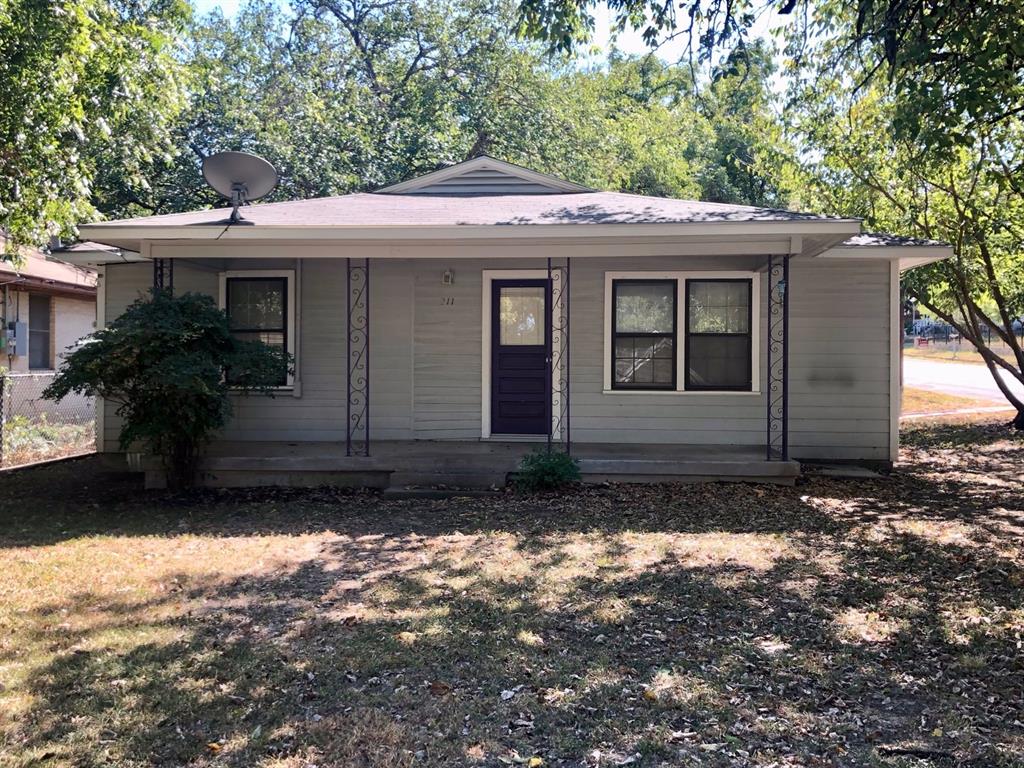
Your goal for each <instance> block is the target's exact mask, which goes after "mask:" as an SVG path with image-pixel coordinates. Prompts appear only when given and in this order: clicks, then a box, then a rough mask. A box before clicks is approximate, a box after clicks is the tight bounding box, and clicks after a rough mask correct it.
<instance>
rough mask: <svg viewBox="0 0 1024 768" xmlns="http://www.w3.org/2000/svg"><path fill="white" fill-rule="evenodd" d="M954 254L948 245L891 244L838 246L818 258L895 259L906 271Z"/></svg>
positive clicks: (902, 270) (901, 268)
mask: <svg viewBox="0 0 1024 768" xmlns="http://www.w3.org/2000/svg"><path fill="white" fill-rule="evenodd" d="M952 256H953V248H952V247H951V246H948V245H890V246H878V247H870V246H867V247H865V246H862V247H859V248H858V247H852V248H843V247H841V246H840V247H837V248H832V249H830V250H828V251H825V252H824V253H822V254H821V256H819V257H818V258H822V259H859V260H868V261H893V262H897V263H898V264H899V265H900V271H901V272H905V271H906V270H908V269H913V268H914V267H920V266H922V265H924V264H934V263H935V262H936V261H942V260H943V259H948V258H950V257H952Z"/></svg>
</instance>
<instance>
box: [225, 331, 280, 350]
mask: <svg viewBox="0 0 1024 768" xmlns="http://www.w3.org/2000/svg"><path fill="white" fill-rule="evenodd" d="M231 335H232V336H234V337H235V338H236V339H241V340H242V341H262V342H263V343H264V344H266V345H268V346H271V347H280V348H281V349H284V333H283V332H281V331H234V332H233V333H232V334H231Z"/></svg>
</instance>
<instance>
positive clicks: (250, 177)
mask: <svg viewBox="0 0 1024 768" xmlns="http://www.w3.org/2000/svg"><path fill="white" fill-rule="evenodd" d="M203 178H204V179H206V183H207V184H209V185H210V187H212V188H213V189H214V190H215V191H216V192H219V193H220V194H221V195H223V196H224V197H226V198H227V199H228V200H230V201H231V215H230V216H228V218H227V219H225V220H223V221H214V222H210V223H211V224H224V225H227V226H231V225H233V224H247V225H250V226H251V225H252V224H253V222H251V221H247V220H246V219H243V218H242V215H241V213H240V212H239V210H238V209H239V208H241V207H242V206H243V205H248V204H249V203H251V202H254V201H256V200H259V199H260V198H262V197H266V196H267V195H269V194H270V193H271V192H273V191H274V187H276V186H277V181H278V176H277V171H276V170H274V166H272V165H271V164H270V163H268V162H267V161H266V160H264V159H263V158H262V157H259V156H257V155H251V154H249V153H248V152H218V153H217V154H216V155H210V156H209V157H207V158H205V159H204V160H203Z"/></svg>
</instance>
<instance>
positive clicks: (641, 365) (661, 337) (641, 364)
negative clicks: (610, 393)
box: [611, 280, 678, 390]
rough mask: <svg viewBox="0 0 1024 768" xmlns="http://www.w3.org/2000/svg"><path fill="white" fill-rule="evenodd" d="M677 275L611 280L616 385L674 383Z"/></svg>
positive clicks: (671, 385) (670, 385)
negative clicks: (660, 277)
mask: <svg viewBox="0 0 1024 768" xmlns="http://www.w3.org/2000/svg"><path fill="white" fill-rule="evenodd" d="M677 292H678V289H677V282H676V281H675V280H613V281H612V307H611V312H612V360H611V366H612V389H635V390H666V389H667V390H673V389H675V388H676V347H677V344H676V295H677Z"/></svg>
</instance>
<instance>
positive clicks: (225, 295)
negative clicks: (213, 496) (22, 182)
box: [79, 157, 950, 486]
mask: <svg viewBox="0 0 1024 768" xmlns="http://www.w3.org/2000/svg"><path fill="white" fill-rule="evenodd" d="M242 215H243V217H244V220H245V221H244V222H239V223H237V224H231V223H229V222H228V221H227V219H226V212H225V210H223V209H219V210H202V211H193V212H188V213H179V214H172V215H161V216H151V217H146V218H137V219H127V220H121V221H107V222H100V223H96V224H90V225H87V226H84V227H82V233H83V235H84V236H85V237H87V238H88V239H90V240H92V241H95V242H98V243H101V244H103V248H97V249H96V250H95V251H94V252H92V253H82V254H80V257H79V258H80V260H82V261H88V262H89V263H92V264H96V265H97V266H98V267H99V268H100V270H101V284H100V322H102V321H103V318H112V317H114V316H116V315H117V314H118V313H120V312H122V311H123V310H124V309H125V307H126V306H127V305H128V304H129V303H131V302H132V301H134V300H135V299H137V298H139V297H140V296H143V295H145V294H146V292H147V291H148V290H149V289H150V288H151V287H152V286H153V285H154V284H159V285H162V286H164V287H171V286H172V284H173V290H174V291H177V292H184V291H201V292H204V293H207V294H210V295H212V296H215V297H217V299H218V301H219V302H220V304H221V306H222V307H223V308H224V309H225V310H226V311H227V313H228V315H229V317H230V321H231V324H232V326H233V327H234V328H235V330H236V332H237V333H239V334H240V335H243V336H245V337H246V338H259V339H262V340H264V341H265V342H267V343H270V344H276V345H280V346H283V347H285V348H286V349H287V350H288V352H290V353H292V354H293V355H294V356H295V361H296V362H295V372H294V375H288V376H284V375H282V380H281V384H280V391H279V392H278V393H277V395H276V396H275V397H272V398H271V397H266V396H245V397H242V396H240V397H239V398H238V400H237V402H236V403H235V409H234V417H233V419H232V421H231V423H230V425H229V426H228V427H227V428H226V429H225V430H224V431H223V433H222V434H221V435H220V436H219V437H218V439H217V441H216V442H215V443H214V444H213V445H211V446H210V450H209V453H208V455H207V456H206V458H205V459H204V461H203V465H202V471H203V480H204V482H207V483H210V484H222V485H232V484H251V483H261V484H271V483H274V484H277V483H281V484H289V483H292V484H308V483H322V482H331V483H346V482H360V483H369V484H374V485H381V486H384V485H388V484H390V485H392V486H408V485H416V484H436V483H443V484H448V485H465V486H471V485H489V484H491V483H495V482H501V481H503V480H504V478H505V476H506V475H507V473H508V472H509V471H512V470H514V468H515V466H516V465H517V463H518V460H519V458H520V457H521V455H522V454H523V453H524V452H526V451H529V450H532V449H535V448H536V447H538V446H542V447H545V448H548V447H550V448H551V449H554V450H569V451H570V452H571V453H572V454H573V455H574V456H576V457H577V458H578V459H579V461H580V464H581V468H582V472H583V474H584V477H585V479H593V480H607V479H621V480H641V481H643V480H657V479H708V478H712V479H753V480H762V481H772V482H791V481H792V480H793V478H794V477H795V476H796V475H797V474H798V472H799V463H798V462H799V461H801V460H805V461H814V462H821V461H828V462H834V461H843V462H860V463H867V464H872V465H889V464H891V463H892V462H893V461H895V460H896V457H897V447H898V431H897V426H898V416H899V410H900V366H899V360H900V333H901V330H900V288H899V284H900V272H901V270H904V269H907V268H909V267H913V266H916V265H919V264H924V263H928V262H931V261H935V260H938V259H942V258H945V257H947V256H948V255H950V249H949V248H948V247H947V246H945V245H942V244H937V243H932V242H923V241H914V240H907V239H902V238H895V237H890V236H881V235H870V234H864V233H862V232H861V223H860V221H859V220H856V219H844V218H833V217H827V216H818V215H812V214H807V213H798V212H794V211H787V210H771V209H763V208H753V207H748V206H742V205H725V204H719V203H705V202H697V201H692V200H678V199H664V198H653V197H643V196H638V195H632V194H622V193H618V192H604V191H596V190H593V189H588V188H586V187H583V186H580V185H578V184H574V183H571V182H568V181H565V180H562V179H558V178H554V177H552V176H548V175H545V174H542V173H538V172H536V171H532V170H529V169H527V168H523V167H519V166H516V165H512V164H509V163H505V162H501V161H499V160H496V159H493V158H490V157H477V158H474V159H472V160H469V161H467V162H464V163H460V164H458V165H454V166H452V167H449V168H445V169H443V170H439V171H436V172H434V173H429V174H426V175H424V176H421V177H418V178H414V179H411V180H409V181H405V182H402V183H400V184H396V185H394V186H391V187H387V188H385V189H381V190H378V191H377V192H374V193H360V194H350V195H342V196H338V197H326V198H318V199H310V200H297V201H292V202H278V203H266V204H256V205H251V206H246V207H244V208H243V209H242ZM101 422H102V424H103V431H102V438H101V448H102V450H104V451H111V452H113V451H116V450H117V435H118V429H119V424H118V419H117V417H116V414H114V413H113V411H112V409H110V408H106V409H105V410H104V412H103V414H102V419H101ZM143 466H146V465H145V463H143ZM150 474H151V477H150V480H151V481H152V482H157V481H158V480H157V477H156V473H150Z"/></svg>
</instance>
